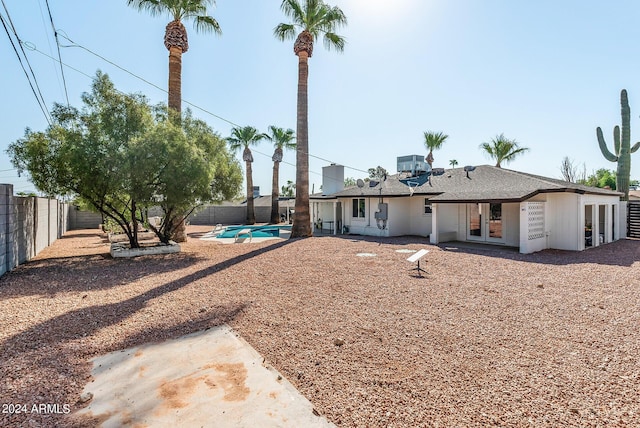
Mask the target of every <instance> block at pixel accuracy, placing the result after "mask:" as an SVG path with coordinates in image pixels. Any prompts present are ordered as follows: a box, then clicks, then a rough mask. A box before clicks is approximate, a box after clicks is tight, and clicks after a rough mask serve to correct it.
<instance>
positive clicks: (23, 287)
mask: <svg viewBox="0 0 640 428" xmlns="http://www.w3.org/2000/svg"><path fill="white" fill-rule="evenodd" d="M201 260H202V258H200V257H195V256H193V255H190V254H182V253H178V254H169V255H164V256H162V255H160V256H142V257H136V258H131V259H127V258H121V259H114V258H112V257H111V256H110V255H109V254H91V255H84V256H70V257H59V258H51V259H39V260H34V261H30V262H28V263H26V264H24V265H21V266H20V267H19V268H18V269H16V270H13V271H11V272H8V273H7V274H5V275H3V276H2V277H1V278H0V301H2V300H6V299H9V298H12V297H18V296H36V295H44V296H48V297H55V296H56V295H57V294H59V293H69V292H83V291H96V290H105V289H110V288H113V287H116V286H122V285H126V284H129V283H131V282H135V281H137V280H139V279H141V278H144V277H145V276H148V275H155V274H161V273H164V272H171V271H174V270H178V269H183V268H186V267H188V266H191V265H193V264H195V263H197V262H199V261H201Z"/></svg>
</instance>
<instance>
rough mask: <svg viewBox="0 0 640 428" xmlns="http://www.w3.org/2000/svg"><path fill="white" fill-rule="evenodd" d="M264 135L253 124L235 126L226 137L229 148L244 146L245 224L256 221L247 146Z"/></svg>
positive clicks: (249, 157) (250, 159)
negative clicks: (245, 179) (245, 181)
mask: <svg viewBox="0 0 640 428" xmlns="http://www.w3.org/2000/svg"><path fill="white" fill-rule="evenodd" d="M266 137H267V136H266V135H265V134H261V133H259V132H258V130H257V129H256V128H254V127H253V126H244V127H242V128H238V127H235V128H233V129H231V136H230V137H228V138H227V142H228V143H229V147H230V148H231V150H233V151H236V150H238V149H241V148H244V151H243V152H242V160H243V161H244V163H245V167H246V171H247V224H255V223H256V213H255V209H254V206H253V171H252V168H251V164H252V163H253V154H252V153H251V149H250V148H249V147H251V146H255V145H257V144H258V143H259V142H260V141H261V140H263V139H265V138H266Z"/></svg>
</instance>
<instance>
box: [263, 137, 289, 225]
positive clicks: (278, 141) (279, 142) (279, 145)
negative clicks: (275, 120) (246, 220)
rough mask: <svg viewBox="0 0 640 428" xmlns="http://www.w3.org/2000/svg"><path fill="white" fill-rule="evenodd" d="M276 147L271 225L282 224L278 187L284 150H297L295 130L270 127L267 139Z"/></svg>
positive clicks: (273, 159) (272, 178) (273, 158)
mask: <svg viewBox="0 0 640 428" xmlns="http://www.w3.org/2000/svg"><path fill="white" fill-rule="evenodd" d="M266 138H267V139H268V140H269V141H271V142H272V143H273V145H274V147H275V148H274V151H273V156H272V157H271V160H272V161H273V174H272V177H271V223H279V222H280V206H279V204H278V196H279V195H278V185H279V184H280V162H282V158H283V155H284V153H283V151H284V149H295V148H296V143H295V142H294V140H295V138H296V137H295V133H294V132H293V129H287V130H285V129H283V128H278V127H277V126H273V125H272V126H270V127H269V133H268V134H267V137H266Z"/></svg>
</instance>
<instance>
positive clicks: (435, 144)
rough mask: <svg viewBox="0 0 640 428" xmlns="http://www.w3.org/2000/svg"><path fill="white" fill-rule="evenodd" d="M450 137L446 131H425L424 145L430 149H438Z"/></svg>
mask: <svg viewBox="0 0 640 428" xmlns="http://www.w3.org/2000/svg"><path fill="white" fill-rule="evenodd" d="M447 138H449V136H448V135H447V134H445V133H444V132H433V131H426V132H424V145H425V147H426V148H427V149H428V150H430V151H431V150H437V149H439V148H441V147H442V145H443V144H444V142H445V141H446V140H447Z"/></svg>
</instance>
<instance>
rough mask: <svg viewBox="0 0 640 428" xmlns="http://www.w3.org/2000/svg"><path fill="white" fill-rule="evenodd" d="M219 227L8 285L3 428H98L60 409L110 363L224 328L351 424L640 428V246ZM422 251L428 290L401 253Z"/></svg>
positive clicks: (64, 246) (56, 257)
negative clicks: (169, 247) (132, 350)
mask: <svg viewBox="0 0 640 428" xmlns="http://www.w3.org/2000/svg"><path fill="white" fill-rule="evenodd" d="M209 229H210V228H207V227H196V226H190V227H189V229H188V232H189V233H190V236H191V239H190V240H189V242H188V243H186V244H184V246H183V249H184V250H183V252H182V253H180V254H173V255H166V256H148V257H143V258H137V259H130V260H114V259H112V258H111V257H110V256H109V255H108V244H107V243H106V241H105V240H104V239H103V238H102V237H101V236H100V235H98V234H97V231H93V230H84V231H73V232H70V233H69V234H67V235H66V236H65V237H64V238H62V239H60V240H58V241H57V242H56V243H55V244H54V245H53V246H52V247H50V248H48V249H47V250H45V251H44V252H42V253H41V254H40V256H39V257H38V258H37V259H36V260H34V261H32V262H30V263H28V264H26V265H24V266H21V267H20V268H18V269H16V270H15V271H13V272H11V273H9V274H6V275H4V276H3V277H2V278H0V326H1V327H0V355H1V356H2V357H1V360H0V379H2V381H1V383H0V402H1V403H3V408H2V409H0V410H3V411H4V413H2V414H0V426H21V427H22V426H51V427H54V426H55V427H60V426H81V425H85V426H90V425H91V424H92V422H91V421H82V420H79V419H76V418H73V417H70V416H69V415H64V414H60V413H64V411H65V408H64V405H65V404H67V405H69V408H70V410H71V411H72V412H73V411H75V410H77V409H78V408H80V407H82V405H81V404H79V403H78V400H79V397H80V393H81V391H82V388H83V387H84V385H85V384H86V383H87V382H90V370H91V365H90V362H89V360H90V359H91V358H92V357H94V356H97V355H101V354H104V353H106V352H110V351H113V350H117V349H123V348H127V347H131V346H135V345H140V344H143V343H147V342H154V341H160V340H164V339H168V338H174V337H178V336H181V335H183V334H186V333H191V332H194V331H198V330H202V329H204V328H207V327H211V326H215V325H218V324H220V323H228V324H229V325H230V326H231V327H232V328H233V329H234V330H235V331H236V332H238V333H239V334H240V335H241V336H242V337H243V338H244V339H245V340H247V341H248V342H249V343H250V344H251V345H252V346H253V347H254V348H256V349H257V350H258V352H260V353H261V354H262V355H263V356H264V357H265V358H266V360H267V362H269V363H270V364H272V365H273V366H275V367H276V368H277V369H278V370H279V371H280V372H281V373H283V374H284V376H286V377H287V378H288V379H289V380H290V381H291V382H292V383H293V384H294V385H295V386H296V387H297V388H298V389H299V390H300V391H301V392H302V393H303V394H304V395H305V396H306V397H307V398H308V399H309V400H310V401H311V402H312V403H313V404H314V406H315V408H316V409H317V410H318V412H320V413H321V414H324V415H325V416H326V417H327V418H328V419H329V420H330V421H332V422H333V423H335V424H336V425H338V426H344V427H417V426H447V427H448V426H468V427H484V426H490V425H499V426H510V427H511V426H516V427H517V426H536V427H538V426H548V427H558V426H587V427H589V426H593V427H601V426H640V333H639V331H638V326H639V325H640V261H639V260H640V241H637V240H624V241H619V242H616V243H613V244H609V245H605V246H601V247H598V248H594V249H591V250H588V251H585V252H582V253H574V252H564V251H544V252H541V253H537V254H532V255H521V254H518V253H517V252H514V251H510V250H507V249H487V248H478V247H468V246H463V247H461V248H458V247H455V246H450V247H446V246H441V247H437V246H431V245H429V244H428V243H426V242H425V240H424V239H423V238H417V237H408V238H394V239H380V240H376V239H370V238H363V237H314V238H311V239H304V240H289V241H267V242H263V243H253V244H247V245H240V244H237V245H221V244H216V243H214V242H211V241H203V240H199V239H196V238H197V236H199V235H201V234H202V233H203V232H205V231H207V230H209ZM421 248H427V249H429V250H430V253H429V254H428V255H427V256H426V258H425V260H426V263H425V265H426V269H427V270H428V272H429V273H428V275H426V277H425V278H418V277H415V276H414V272H412V271H410V268H411V267H412V266H411V265H410V264H409V262H407V261H406V260H405V259H406V258H407V257H408V256H409V254H407V253H399V252H397V251H396V250H400V249H412V250H418V249H421ZM358 253H371V254H375V256H373V257H359V256H357V254H358ZM342 341H344V343H343V344H341V343H342ZM340 344H341V345H340ZM339 345H340V346H339ZM47 403H48V404H53V405H58V408H57V409H58V413H55V411H54V410H55V409H56V407H55V406H50V407H49V409H48V410H47V411H44V412H43V413H41V414H39V413H37V412H32V411H31V410H32V405H33V404H36V405H41V404H47ZM10 404H14V405H15V404H19V405H26V406H27V408H28V412H27V413H20V414H15V413H14V414H8V413H7V412H8V411H9V410H10V408H9V407H10V406H9V405H10Z"/></svg>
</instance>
